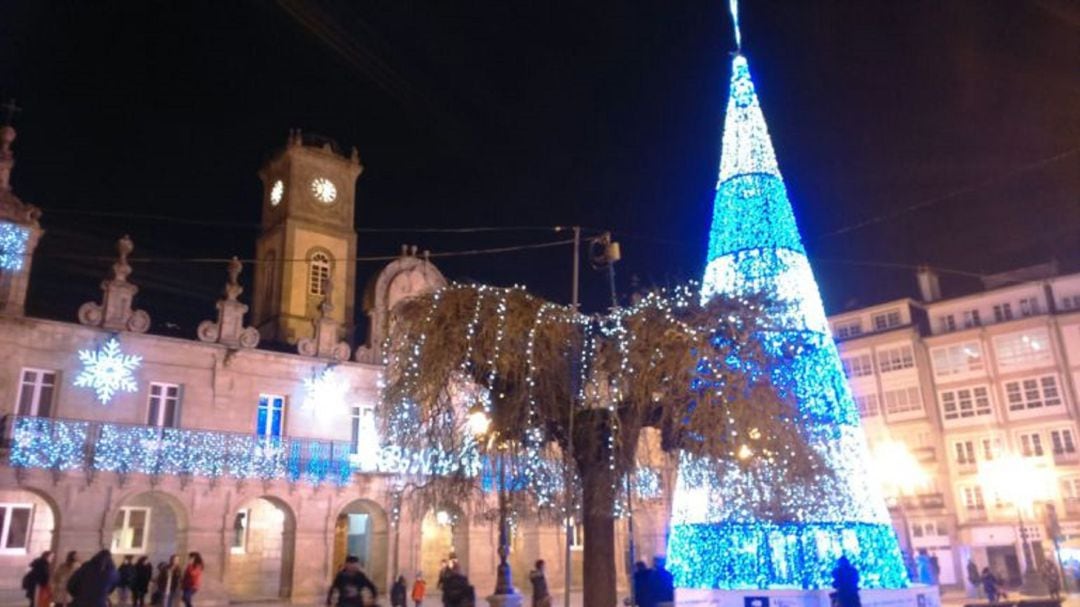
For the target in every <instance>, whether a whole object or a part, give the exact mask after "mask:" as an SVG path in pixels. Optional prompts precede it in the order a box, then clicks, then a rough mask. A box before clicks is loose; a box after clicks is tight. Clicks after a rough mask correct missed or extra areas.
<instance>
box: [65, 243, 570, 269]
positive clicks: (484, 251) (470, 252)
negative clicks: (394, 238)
mask: <svg viewBox="0 0 1080 607" xmlns="http://www.w3.org/2000/svg"><path fill="white" fill-rule="evenodd" d="M573 242H574V239H573V238H568V239H566V240H553V241H551V242H538V243H533V244H523V245H512V246H507V247H492V248H488V249H467V250H463V251H444V252H441V253H425V254H424V255H423V256H424V257H430V258H432V259H436V258H447V257H469V256H474V255H492V254H495V253H511V252H514V251H528V250H534V249H547V248H551V247H561V246H563V245H568V244H572V243H573ZM45 258H46V259H77V260H92V261H115V260H116V256H105V255H99V256H90V255H48V256H46V257H45ZM400 258H401V254H397V255H368V256H356V257H349V258H346V259H344V260H342V261H344V262H361V261H392V260H394V259H400ZM232 259H233V258H232V257H129V258H128V261H134V262H139V263H228V262H230V261H232ZM239 261H240V262H242V263H262V262H264V261H265V260H259V259H239ZM309 261H310V260H309V259H307V258H296V259H277V260H275V263H277V262H285V263H293V262H296V263H308V262H309Z"/></svg>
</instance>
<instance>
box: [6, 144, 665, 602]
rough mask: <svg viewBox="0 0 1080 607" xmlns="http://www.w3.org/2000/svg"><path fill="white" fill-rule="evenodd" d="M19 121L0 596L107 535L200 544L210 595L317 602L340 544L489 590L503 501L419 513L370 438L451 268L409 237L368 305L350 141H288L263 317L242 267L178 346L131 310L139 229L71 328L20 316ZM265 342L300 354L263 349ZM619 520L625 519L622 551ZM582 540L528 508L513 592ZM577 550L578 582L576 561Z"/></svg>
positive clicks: (273, 174) (23, 242)
mask: <svg viewBox="0 0 1080 607" xmlns="http://www.w3.org/2000/svg"><path fill="white" fill-rule="evenodd" d="M5 129H7V130H4V131H3V132H2V133H0V134H2V137H0V143H3V149H2V150H0V169H2V170H0V178H2V182H0V186H2V187H0V234H15V237H12V238H7V237H4V238H6V239H5V240H3V241H0V260H4V262H3V263H2V264H0V415H2V416H3V424H4V433H3V453H2V454H0V455H2V460H0V517H2V518H0V602H5V603H6V602H11V603H14V602H15V601H18V602H20V603H21V602H22V599H21V590H20V589H19V588H18V586H19V581H20V579H21V577H22V574H23V572H24V571H25V568H26V566H27V564H28V562H29V561H30V559H31V558H33V557H34V556H35V555H36V554H38V553H40V552H41V551H42V550H45V549H52V550H54V551H56V552H58V553H60V554H61V555H62V554H63V553H65V552H67V551H68V550H77V551H79V552H80V553H81V555H82V556H83V557H84V558H87V557H88V556H90V555H91V554H92V553H93V552H94V551H96V550H98V549H100V548H103V547H104V548H109V549H111V550H112V551H113V553H114V554H115V555H117V558H119V555H126V554H132V555H136V556H147V557H148V558H149V559H150V560H151V561H152V562H153V563H155V564H156V563H158V562H161V561H163V560H165V559H166V558H167V557H168V556H169V555H170V554H184V553H186V552H187V551H193V550H197V551H199V552H200V553H201V554H202V555H203V557H204V559H205V560H206V562H207V572H206V574H205V575H204V588H203V590H202V592H201V595H200V601H199V602H200V604H202V603H205V604H218V603H224V602H226V601H230V600H231V601H237V600H264V599H274V600H280V599H285V600H291V601H294V602H303V601H312V600H315V599H317V598H318V597H321V596H324V595H325V593H326V591H327V587H328V584H329V582H330V580H331V577H332V575H333V573H334V572H335V571H336V570H337V568H338V567H339V566H340V563H341V562H342V561H343V560H344V558H345V556H346V555H347V554H356V555H357V556H359V557H360V558H361V560H362V562H363V563H364V565H365V567H366V569H367V570H368V572H369V573H370V574H371V575H372V577H373V578H374V580H375V582H376V584H377V585H378V586H379V588H380V589H381V590H383V591H385V589H386V588H388V586H389V581H390V579H391V578H392V576H394V575H397V574H402V575H406V577H407V578H408V579H409V580H410V581H411V580H412V578H413V577H414V575H415V573H416V572H418V571H422V572H423V574H424V575H425V577H426V578H427V579H429V580H433V579H434V578H435V577H436V573H437V568H438V565H439V561H440V560H441V559H443V558H446V557H447V556H448V555H450V554H451V553H453V554H454V555H456V557H457V558H458V560H459V561H460V563H461V565H462V567H463V568H464V570H465V571H466V573H467V574H468V575H469V577H470V579H471V581H472V582H473V584H474V585H475V586H476V589H477V593H478V594H479V595H480V596H484V595H486V594H489V593H490V592H491V591H492V589H493V588H494V584H495V566H496V564H497V562H498V557H497V555H496V544H497V541H498V533H497V524H496V521H494V520H492V518H491V516H490V514H489V513H490V509H487V510H485V509H483V508H480V507H478V506H477V505H475V504H469V505H461V504H442V505H441V506H439V507H436V508H428V509H426V510H424V511H420V508H419V506H418V505H417V503H415V502H414V501H413V500H411V499H410V496H409V493H408V491H405V490H403V489H404V487H405V480H406V479H405V477H404V476H403V475H402V474H401V467H400V463H395V461H394V460H393V458H392V456H391V455H390V453H391V452H392V450H389V449H387V448H386V447H387V446H386V445H383V444H381V442H380V440H379V437H378V432H377V431H376V424H375V407H376V405H377V403H378V400H379V380H380V374H381V373H382V368H381V367H380V366H379V364H378V363H379V362H380V361H381V352H380V345H381V343H382V338H383V337H384V336H385V335H386V323H387V322H388V319H389V311H390V310H391V309H392V308H393V307H394V305H395V304H396V303H397V302H398V301H400V300H401V299H403V298H405V297H409V296H412V295H416V294H418V293H422V292H425V291H429V290H432V289H436V288H439V287H440V286H442V285H444V284H445V283H446V281H445V278H444V277H443V276H442V274H441V273H440V272H439V270H438V269H437V268H435V266H434V265H433V264H431V263H430V262H429V261H428V260H427V259H425V258H424V257H423V256H418V255H417V254H416V251H415V248H413V249H411V250H405V251H403V253H402V256H401V257H400V258H399V259H397V260H396V261H393V262H391V263H390V264H389V265H387V266H386V267H385V268H383V269H382V271H381V272H380V273H379V274H378V275H377V276H375V277H373V278H372V279H371V280H370V282H369V283H368V285H369V286H368V288H367V289H365V290H363V291H362V293H363V294H364V295H363V298H362V299H363V301H362V302H357V301H356V294H357V290H356V288H355V282H356V277H355V274H354V273H355V264H354V263H353V262H352V261H351V257H352V256H354V255H355V246H356V235H355V231H354V228H353V200H354V185H355V181H356V179H357V177H358V176H359V175H360V173H361V169H362V167H361V165H360V163H359V159H358V156H357V154H356V153H355V151H354V152H353V153H352V154H351V155H348V156H343V155H341V154H339V153H338V152H337V150H336V149H335V148H334V146H333V145H332V144H331V143H329V142H321V141H320V142H315V141H313V140H311V139H308V138H305V137H304V136H303V135H301V134H300V133H299V132H293V133H291V134H290V136H289V140H288V143H287V145H286V146H285V148H284V149H283V150H281V151H279V152H278V153H277V154H275V155H274V156H273V157H272V158H271V159H270V160H269V161H268V162H267V164H266V166H264V167H263V169H262V171H261V172H260V177H261V178H262V179H263V182H264V185H265V193H264V197H265V199H264V205H263V215H264V217H263V231H262V233H261V234H260V236H259V238H258V242H257V246H256V249H257V263H256V264H255V269H254V285H255V286H254V289H253V293H252V298H251V299H252V301H253V308H254V309H253V314H252V315H251V320H250V321H249V320H247V318H248V317H247V316H246V312H247V310H248V306H247V304H244V303H242V299H241V295H242V294H243V291H244V288H243V286H241V285H242V282H243V281H242V277H241V270H242V266H241V264H240V262H239V261H235V260H234V261H233V262H232V263H229V264H227V267H226V272H225V276H224V278H225V289H224V294H223V296H222V298H221V300H219V301H218V302H217V304H216V311H215V309H214V307H213V306H212V303H211V302H207V315H208V319H207V321H206V322H204V323H202V324H201V325H200V326H199V328H198V332H197V335H194V336H192V338H191V339H180V338H175V337H165V336H159V335H154V334H153V333H152V332H151V331H150V330H151V329H152V327H153V324H152V310H147V311H144V310H139V309H138V306H137V299H138V298H137V293H138V287H137V286H136V284H137V282H138V272H137V268H135V267H133V265H132V263H129V261H128V255H129V254H130V253H131V251H132V250H133V248H134V246H135V243H134V242H133V241H132V240H131V239H130V238H128V237H126V236H125V237H124V238H122V239H120V241H119V243H118V254H117V260H116V263H115V264H114V265H113V268H112V272H111V275H110V276H109V277H107V278H106V279H105V280H104V281H103V282H102V285H101V287H102V298H101V300H100V301H97V302H88V303H87V304H85V305H84V306H82V307H81V308H80V309H79V312H78V315H77V317H78V320H79V322H78V323H77V324H76V323H74V322H60V321H56V320H46V319H37V318H28V317H26V316H25V315H24V314H23V310H24V303H25V296H26V288H25V287H26V284H27V282H28V281H29V279H30V268H31V266H32V261H33V247H34V244H36V241H37V239H38V238H39V237H40V235H41V233H42V232H41V228H40V226H39V225H38V217H39V216H40V212H39V211H38V210H37V209H36V208H34V207H32V206H30V205H27V204H25V203H23V202H22V201H20V200H18V199H17V198H15V197H14V194H12V193H11V191H10V187H9V186H8V181H7V175H8V174H9V173H10V168H11V164H12V163H13V155H12V154H11V153H10V144H11V142H12V141H13V140H14V130H13V129H10V127H5ZM5 163H6V164H5ZM357 303H362V304H363V305H364V309H365V311H366V313H367V315H368V317H369V318H370V320H371V327H370V329H369V333H370V335H371V338H369V340H368V343H367V344H363V345H360V347H358V348H355V349H354V348H353V347H352V346H351V345H350V344H348V343H346V342H345V341H343V337H344V336H346V335H348V334H351V328H350V327H349V326H348V325H349V323H350V322H351V319H352V318H353V306H354V305H356V304H357ZM248 322H250V323H251V324H250V325H248V324H247V323H248ZM269 342H275V343H276V344H278V345H281V344H291V345H290V346H289V347H290V348H291V350H292V351H291V353H290V352H287V351H284V352H283V351H280V350H273V349H267V348H260V347H259V345H260V343H262V344H264V345H265V344H267V343H269ZM654 464H655V465H656V466H657V467H658V468H659V463H658V462H654ZM657 478H664V479H665V480H668V481H669V480H670V479H666V473H665V476H664V477H659V476H658V477H657ZM663 495H664V492H663V491H661V490H657V491H655V492H653V493H652V494H649V495H645V496H644V498H645V499H641V498H640V497H639V499H638V500H637V502H636V508H635V525H634V526H635V530H636V532H635V536H636V543H637V546H638V553H639V554H640V555H647V556H651V555H653V554H658V553H662V552H663V546H664V535H665V528H666V521H667V517H666V515H665V512H666V505H665V504H666V501H665V500H664V498H663ZM489 497H490V496H489ZM488 501H491V500H488ZM481 510H484V511H481ZM625 529H626V525H625V524H624V523H620V524H619V532H618V537H619V540H618V541H619V544H620V546H621V547H622V548H623V549H625V547H626V543H627V542H626V539H627V538H626V534H625ZM574 535H575V537H572V538H570V539H569V541H571V543H572V544H577V545H576V546H573V547H574V548H577V547H580V541H581V538H580V537H576V534H574ZM567 541H568V538H567V537H566V535H565V534H564V532H563V526H562V525H560V524H550V523H541V522H538V521H533V520H529V518H528V517H525V518H523V519H522V520H520V521H518V522H517V525H516V527H515V529H514V533H513V538H512V550H511V557H510V559H511V563H512V565H513V568H514V575H515V578H516V583H517V585H518V587H519V588H522V589H526V588H528V583H527V580H526V575H527V572H528V570H529V569H531V567H532V563H533V561H535V560H536V559H538V558H544V559H545V560H546V561H547V563H548V578H549V584H550V585H551V587H552V589H553V590H554V591H556V592H559V591H561V590H562V589H563V581H562V580H563V575H564V568H563V562H564V559H563V554H564V551H565V546H566V542H567ZM572 552H573V554H574V555H575V560H574V567H575V569H576V571H575V572H574V580H575V582H574V583H575V584H580V583H581V580H582V576H583V569H582V568H583V564H582V563H581V559H580V552H578V551H576V550H572ZM618 566H619V568H620V570H622V571H624V572H625V568H626V564H625V563H623V562H620V563H618ZM621 579H623V580H625V575H623V576H621ZM431 586H432V587H433V586H434V584H431Z"/></svg>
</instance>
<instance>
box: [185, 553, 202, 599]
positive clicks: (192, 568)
mask: <svg viewBox="0 0 1080 607" xmlns="http://www.w3.org/2000/svg"><path fill="white" fill-rule="evenodd" d="M203 568H204V565H203V560H202V555H201V554H199V553H198V552H192V553H190V554H188V564H187V568H186V569H184V577H183V579H182V580H181V582H180V592H181V593H182V594H181V596H182V597H183V601H184V607H191V600H192V599H193V598H194V597H195V593H196V592H198V591H199V588H200V587H201V586H202V572H203Z"/></svg>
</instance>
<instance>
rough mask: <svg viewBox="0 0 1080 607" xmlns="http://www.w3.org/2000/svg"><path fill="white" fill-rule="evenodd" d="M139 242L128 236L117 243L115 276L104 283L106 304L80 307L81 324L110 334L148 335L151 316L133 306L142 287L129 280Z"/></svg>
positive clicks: (102, 288) (113, 266) (102, 285)
mask: <svg viewBox="0 0 1080 607" xmlns="http://www.w3.org/2000/svg"><path fill="white" fill-rule="evenodd" d="M134 250H135V243H133V242H132V241H131V238H129V237H128V236H127V235H126V234H125V235H124V236H123V237H122V238H121V239H120V240H118V241H116V251H117V254H118V256H117V259H116V262H115V263H113V265H112V273H113V277H112V278H111V279H107V280H103V281H102V282H101V291H102V293H103V297H102V302H101V303H100V304H99V303H96V302H92V301H88V302H86V303H84V304H83V305H82V306H80V307H79V322H81V323H82V324H84V325H91V326H95V327H101V328H103V329H108V330H110V331H132V332H134V333H145V332H146V330H147V329H149V328H150V315H149V314H147V313H146V312H145V311H144V310H132V309H131V304H132V302H133V300H134V299H135V294H136V293H138V292H139V287H136V286H135V285H133V284H131V283H130V282H128V281H127V277H128V276H130V275H131V266H130V265H129V264H128V260H127V258H128V255H130V254H131V252H132V251H134Z"/></svg>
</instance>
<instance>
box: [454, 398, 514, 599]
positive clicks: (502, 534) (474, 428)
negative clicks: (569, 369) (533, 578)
mask: <svg viewBox="0 0 1080 607" xmlns="http://www.w3.org/2000/svg"><path fill="white" fill-rule="evenodd" d="M467 423H468V426H469V431H470V432H471V433H472V434H473V436H476V437H478V438H479V437H483V436H487V438H488V441H487V444H488V447H489V448H488V449H487V451H488V452H489V453H490V452H491V448H490V447H491V446H492V445H494V446H495V453H496V455H495V462H496V465H497V466H498V468H499V486H498V498H499V547H498V555H499V564H498V566H496V568H495V592H494V593H493V594H492V595H491V596H489V597H488V604H490V605H494V606H496V607H519V606H520V605H521V603H522V597H521V595H520V594H518V592H517V590H516V589H515V588H514V580H513V577H512V575H511V570H510V561H509V558H510V503H509V501H510V500H509V495H508V494H507V487H506V459H505V457H504V456H503V447H504V445H501V444H499V443H498V442H497V441H498V431H497V430H493V429H492V428H491V417H490V416H489V415H488V413H487V411H485V410H484V408H483V407H482V406H480V405H474V406H473V407H472V408H471V409H470V410H469V415H468V419H467Z"/></svg>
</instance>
